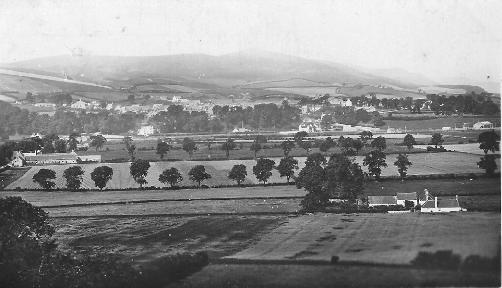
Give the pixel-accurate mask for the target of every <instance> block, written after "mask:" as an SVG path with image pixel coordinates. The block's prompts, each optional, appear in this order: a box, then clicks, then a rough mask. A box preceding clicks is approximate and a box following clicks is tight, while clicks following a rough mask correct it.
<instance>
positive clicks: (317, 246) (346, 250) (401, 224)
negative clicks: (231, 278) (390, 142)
mask: <svg viewBox="0 0 502 288" xmlns="http://www.w3.org/2000/svg"><path fill="white" fill-rule="evenodd" d="M499 235H500V214H499V213H490V212H472V213H450V214H446V215H440V214H421V213H409V214H360V215H357V214H350V215H349V214H346V215H336V214H314V215H302V216H298V217H291V218H289V221H288V223H286V224H283V225H281V226H279V227H278V228H276V229H275V230H274V231H272V232H270V233H268V234H267V235H266V236H265V237H263V238H262V239H261V240H260V241H259V242H258V243H257V244H255V245H253V246H251V247H249V248H248V249H245V250H243V251H241V252H239V253H237V254H234V255H232V256H229V258H232V259H247V260H287V259H290V260H300V259H301V260H324V261H330V259H331V257H332V256H338V257H339V259H340V261H358V262H371V263H385V264H408V263H410V261H411V260H413V259H414V258H415V257H416V255H417V253H418V252H419V251H429V252H435V251H438V250H452V251H453V253H455V254H459V255H461V256H462V257H467V256H469V255H480V256H485V257H494V256H495V255H496V254H497V251H500V250H499V247H500V238H499Z"/></svg>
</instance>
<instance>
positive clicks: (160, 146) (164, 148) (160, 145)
mask: <svg viewBox="0 0 502 288" xmlns="http://www.w3.org/2000/svg"><path fill="white" fill-rule="evenodd" d="M169 150H171V145H169V144H167V143H166V142H164V141H162V140H161V139H159V140H158V141H157V154H158V155H160V159H161V160H162V159H164V156H165V155H166V154H167V152H169Z"/></svg>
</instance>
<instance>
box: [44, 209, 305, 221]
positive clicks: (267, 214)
mask: <svg viewBox="0 0 502 288" xmlns="http://www.w3.org/2000/svg"><path fill="white" fill-rule="evenodd" d="M48 212H49V217H50V218H53V219H88V218H98V219H104V218H152V217H200V216H205V217H210V216H269V215H270V216H273V215H291V216H296V215H299V214H300V213H299V212H287V211H285V212H240V213H239V212H238V213H235V212H228V213H226V212H215V213H178V214H177V213H157V214H111V215H107V214H103V215H92V216H51V215H50V211H48Z"/></svg>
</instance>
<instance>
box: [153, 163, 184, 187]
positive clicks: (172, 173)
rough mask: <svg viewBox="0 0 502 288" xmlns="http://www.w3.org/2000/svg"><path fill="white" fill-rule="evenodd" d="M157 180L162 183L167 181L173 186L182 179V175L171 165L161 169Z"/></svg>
mask: <svg viewBox="0 0 502 288" xmlns="http://www.w3.org/2000/svg"><path fill="white" fill-rule="evenodd" d="M159 181H160V182H161V183H164V184H167V183H169V184H170V185H171V187H175V186H176V184H178V183H180V182H181V181H183V176H181V174H180V172H179V171H178V169H176V168H174V167H172V168H171V169H166V170H164V171H162V174H160V175H159Z"/></svg>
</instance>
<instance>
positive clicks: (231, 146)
mask: <svg viewBox="0 0 502 288" xmlns="http://www.w3.org/2000/svg"><path fill="white" fill-rule="evenodd" d="M236 147H237V145H236V144H235V142H234V140H233V139H232V138H228V139H227V141H225V142H223V144H221V149H222V150H225V154H226V156H227V159H228V158H229V157H230V150H234V149H235V148H236Z"/></svg>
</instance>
